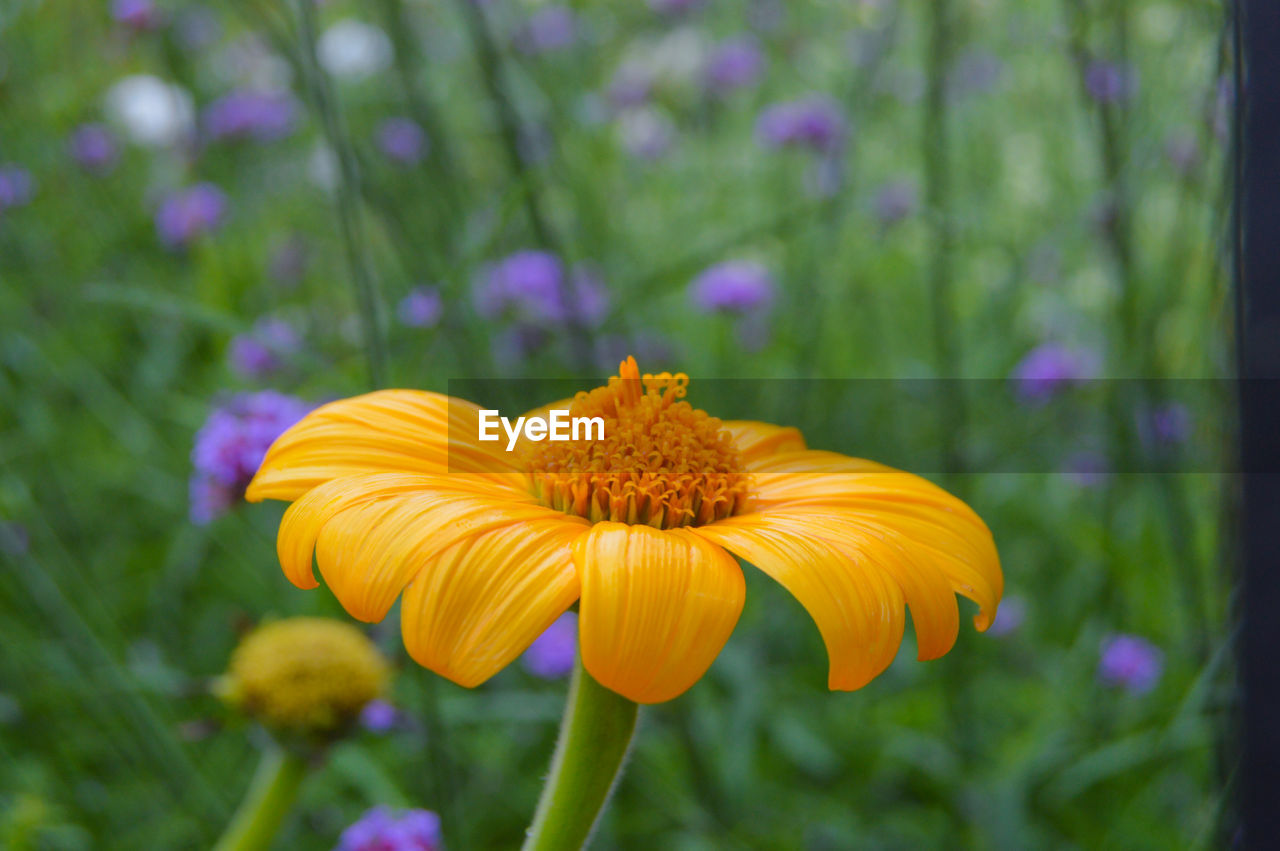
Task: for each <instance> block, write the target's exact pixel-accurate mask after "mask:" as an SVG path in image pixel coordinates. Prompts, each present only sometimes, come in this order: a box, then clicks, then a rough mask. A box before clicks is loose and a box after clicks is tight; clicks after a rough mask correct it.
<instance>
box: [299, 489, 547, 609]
mask: <svg viewBox="0 0 1280 851" xmlns="http://www.w3.org/2000/svg"><path fill="white" fill-rule="evenodd" d="M548 517H550V518H555V519H560V520H563V519H564V515H562V514H561V513H560V512H558V511H552V510H551V509H549V508H544V507H543V506H540V505H537V504H536V503H534V501H533V498H532V497H531V496H529V495H527V494H525V495H520V494H519V493H516V492H512V491H510V490H508V489H506V488H505V487H502V486H499V485H495V484H493V483H492V482H491V481H489V480H488V479H486V478H483V477H478V476H476V477H466V476H458V475H451V476H442V475H434V476H433V475H414V474H409V473H371V474H366V475H363V476H348V477H345V478H341V479H334V480H333V481H330V482H326V483H325V484H323V485H320V486H319V487H316V488H313V489H312V490H310V491H308V492H307V493H306V494H305V495H304V496H303V497H302V498H301V499H299V500H298V501H297V502H295V503H294V504H293V505H291V506H290V507H289V509H288V511H286V512H285V514H284V519H283V520H281V522H280V533H279V537H278V540H277V543H276V549H277V552H278V553H279V555H280V563H281V566H282V567H283V568H284V572H285V575H286V576H288V577H289V579H290V580H291V581H292V582H293V583H294V584H295V585H298V586H300V587H303V588H314V587H315V577H314V576H313V575H312V573H311V556H312V551H313V550H314V552H315V559H316V563H317V564H318V565H319V566H320V573H321V574H322V575H323V576H324V578H325V581H326V582H327V583H328V585H329V587H330V589H331V590H332V591H333V593H334V596H335V597H337V598H338V601H339V602H340V603H342V605H343V608H345V609H346V610H347V611H348V612H349V613H350V614H351V615H352V617H355V618H357V619H359V620H363V621H369V622H373V621H379V620H381V619H382V618H383V617H384V616H385V615H386V613H387V610H388V609H390V608H391V605H392V603H394V602H395V598H396V596H397V595H398V594H399V593H400V591H401V590H402V589H403V588H404V587H405V586H406V585H407V584H408V583H409V582H410V581H411V580H412V579H413V578H414V577H415V576H416V575H417V573H418V572H419V571H420V570H421V569H422V568H423V566H424V565H425V564H426V563H427V561H428V560H429V559H430V558H431V557H432V556H434V555H435V554H436V553H439V552H441V551H442V550H444V549H446V548H447V547H449V546H450V545H451V544H453V543H454V542H456V541H458V540H460V539H462V538H466V537H468V536H471V535H474V534H477V533H479V532H483V531H486V530H488V529H493V528H498V527H503V526H509V525H511V524H513V523H518V522H521V521H529V520H540V519H545V518H548Z"/></svg>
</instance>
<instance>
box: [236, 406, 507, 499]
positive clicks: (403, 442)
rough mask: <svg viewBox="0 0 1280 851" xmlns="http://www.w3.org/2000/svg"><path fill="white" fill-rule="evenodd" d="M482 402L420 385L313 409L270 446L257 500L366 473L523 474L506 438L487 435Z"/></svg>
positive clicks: (256, 482)
mask: <svg viewBox="0 0 1280 851" xmlns="http://www.w3.org/2000/svg"><path fill="white" fill-rule="evenodd" d="M479 411H480V409H479V407H478V406H476V405H473V404H472V403H470V402H467V401H465V400H462V399H455V398H453V397H451V396H444V395H441V394H439V393H427V392H423V391H418V390H381V391H379V392H377V393H368V394H365V395H363V396H356V397H354V398H351V399H342V400H340V401H337V402H331V403H330V404H328V405H324V406H322V407H320V408H317V409H316V410H314V411H312V412H311V413H310V414H308V415H307V416H306V417H303V419H302V420H301V421H299V422H298V423H297V424H295V425H294V426H293V427H292V428H290V429H289V430H288V431H286V432H285V433H284V434H282V435H281V436H280V437H279V438H278V439H277V440H276V442H275V443H273V444H272V445H271V448H270V449H269V450H268V451H267V455H266V458H265V459H264V460H263V462H262V466H261V467H260V468H259V469H258V474H257V475H256V476H254V478H253V481H252V482H251V483H250V484H249V488H248V490H247V492H246V493H245V498H246V499H248V500H249V501H250V502H258V501H259V500H263V499H283V500H290V501H291V500H295V499H297V498H298V497H300V496H302V495H303V494H304V493H306V492H307V491H308V490H310V489H311V488H313V487H316V486H317V485H320V484H323V483H324V482H327V481H330V480H332V479H336V478H341V477H343V476H351V475H357V474H361V473H376V472H413V473H447V472H450V471H453V472H455V473H495V472H499V473H515V472H516V468H515V467H514V466H513V463H512V460H511V459H510V457H509V456H507V455H506V453H503V452H502V451H501V448H500V446H499V444H498V443H480V442H479Z"/></svg>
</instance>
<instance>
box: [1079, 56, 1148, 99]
mask: <svg viewBox="0 0 1280 851" xmlns="http://www.w3.org/2000/svg"><path fill="white" fill-rule="evenodd" d="M1084 87H1085V90H1086V91H1088V93H1089V97H1091V98H1093V99H1094V100H1095V101H1097V102H1098V103H1121V102H1123V101H1127V100H1130V99H1131V98H1132V97H1133V96H1134V95H1136V94H1137V93H1138V72H1137V71H1136V70H1134V69H1133V68H1132V67H1129V66H1124V65H1118V64H1116V63H1114V62H1108V61H1107V60H1105V59H1094V60H1091V61H1090V62H1089V63H1088V64H1087V65H1086V66H1085V69H1084Z"/></svg>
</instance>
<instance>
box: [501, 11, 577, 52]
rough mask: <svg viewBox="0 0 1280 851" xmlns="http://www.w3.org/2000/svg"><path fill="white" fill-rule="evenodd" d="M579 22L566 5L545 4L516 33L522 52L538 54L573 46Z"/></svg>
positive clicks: (516, 40) (517, 45)
mask: <svg viewBox="0 0 1280 851" xmlns="http://www.w3.org/2000/svg"><path fill="white" fill-rule="evenodd" d="M577 31H578V22H577V20H576V19H575V18H574V16H573V12H572V11H571V10H570V9H569V8H568V7H566V6H543V7H542V8H540V9H538V10H537V11H535V12H534V13H533V14H532V15H530V16H529V19H528V20H527V21H525V23H524V26H523V27H521V28H520V31H519V32H518V33H517V34H516V38H515V43H516V47H518V48H519V49H520V51H521V52H522V53H526V54H529V55H537V54H539V53H550V52H552V51H556V50H564V49H565V48H567V47H572V46H573V41H574V38H575V37H576V36H577Z"/></svg>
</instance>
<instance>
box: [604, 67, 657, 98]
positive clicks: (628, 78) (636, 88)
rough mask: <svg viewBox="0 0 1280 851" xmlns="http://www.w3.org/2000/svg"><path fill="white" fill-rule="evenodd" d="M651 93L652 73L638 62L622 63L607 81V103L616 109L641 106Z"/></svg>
mask: <svg viewBox="0 0 1280 851" xmlns="http://www.w3.org/2000/svg"><path fill="white" fill-rule="evenodd" d="M652 94H653V75H652V74H651V73H650V72H649V69H647V68H645V67H643V66H642V65H640V64H638V63H634V62H632V63H623V64H622V65H619V66H618V69H617V70H616V71H614V73H613V78H612V79H611V80H610V81H609V91H608V98H609V103H611V104H613V106H614V107H615V108H617V109H628V108H630V107H636V106H642V105H644V104H646V103H648V102H649V97H650V96H651V95H652Z"/></svg>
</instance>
